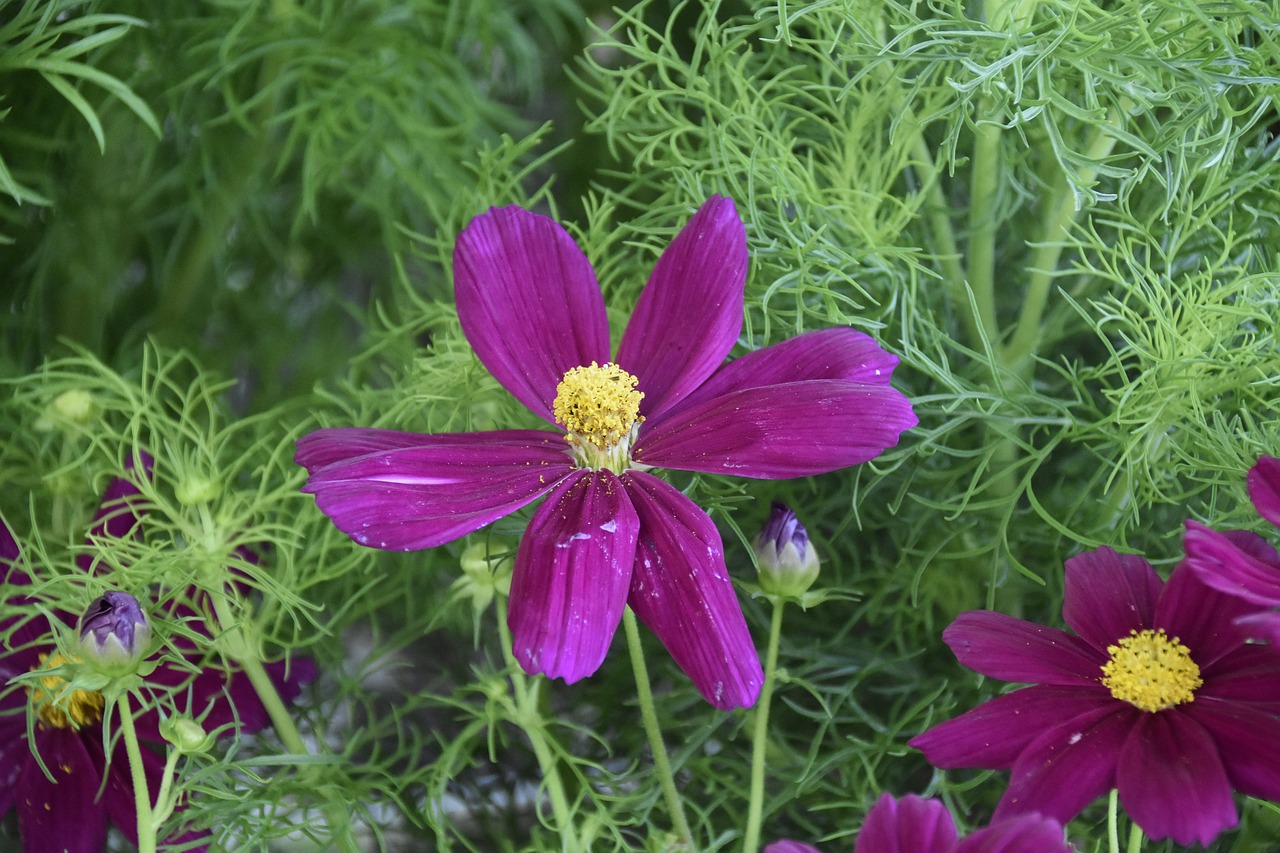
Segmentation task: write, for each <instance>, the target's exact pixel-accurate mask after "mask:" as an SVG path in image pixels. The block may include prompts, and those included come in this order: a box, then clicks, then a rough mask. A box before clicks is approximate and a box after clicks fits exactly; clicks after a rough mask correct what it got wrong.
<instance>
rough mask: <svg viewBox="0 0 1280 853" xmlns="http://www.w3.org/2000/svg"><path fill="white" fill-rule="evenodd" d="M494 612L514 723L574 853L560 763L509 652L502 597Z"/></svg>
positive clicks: (533, 688) (534, 688)
mask: <svg viewBox="0 0 1280 853" xmlns="http://www.w3.org/2000/svg"><path fill="white" fill-rule="evenodd" d="M494 609H495V611H496V613H497V617H498V633H499V642H501V644H502V659H503V660H504V661H506V664H507V670H508V671H509V672H510V673H511V691H512V694H513V697H514V699H515V703H516V718H515V719H514V720H513V722H515V723H516V724H517V725H519V726H520V730H521V731H523V732H524V735H525V737H527V738H528V739H529V744H530V745H531V746H532V747H533V754H534V757H535V758H537V759H538V768H539V769H540V770H541V771H542V781H543V784H544V785H546V789H547V797H548V798H549V799H550V800H551V813H552V814H553V815H555V820H556V830H557V831H558V832H559V833H560V837H561V838H562V839H563V842H562V843H563V849H564V851H565V853H576V851H577V850H578V849H579V846H578V841H577V839H576V838H575V837H574V834H573V812H572V810H571V809H570V808H569V798H568V797H567V796H566V795H565V791H564V782H563V781H561V779H560V762H559V761H558V760H557V759H556V756H555V753H554V752H553V751H552V749H551V744H550V743H548V741H547V739H546V737H545V735H544V733H543V731H542V727H543V722H542V711H541V709H540V708H539V706H538V692H539V691H538V685H539V682H536V681H535V682H532V683H531V682H530V680H529V679H528V678H526V677H525V674H524V670H522V669H521V668H520V664H519V663H518V662H517V661H516V659H515V655H513V654H512V652H511V649H512V648H513V645H512V638H511V629H510V628H509V627H508V626H507V603H506V599H504V598H503V597H502V596H501V595H498V596H495V597H494Z"/></svg>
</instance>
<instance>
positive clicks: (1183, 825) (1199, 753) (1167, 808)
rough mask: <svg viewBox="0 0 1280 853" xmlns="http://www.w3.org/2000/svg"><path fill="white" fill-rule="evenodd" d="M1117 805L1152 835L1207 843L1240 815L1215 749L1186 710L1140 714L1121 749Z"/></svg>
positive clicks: (1181, 841) (1186, 842) (1188, 843)
mask: <svg viewBox="0 0 1280 853" xmlns="http://www.w3.org/2000/svg"><path fill="white" fill-rule="evenodd" d="M1116 788H1117V789H1118V790H1119V792H1120V804H1121V805H1123V806H1124V810H1125V812H1126V813H1128V815H1129V817H1131V818H1132V819H1133V821H1134V823H1136V824H1138V826H1140V827H1142V831H1143V832H1145V833H1146V834H1147V836H1148V837H1149V838H1151V839H1153V840H1160V839H1164V838H1172V839H1173V840H1174V841H1176V842H1177V843H1178V844H1182V845H1190V844H1192V843H1193V842H1195V841H1199V842H1200V843H1201V844H1204V845H1206V846H1208V844H1209V843H1210V842H1212V841H1213V839H1214V838H1216V837H1217V836H1218V833H1220V832H1222V831H1223V830H1224V829H1227V828H1229V827H1232V826H1235V824H1236V822H1237V821H1238V820H1239V818H1238V816H1237V814H1236V806H1235V802H1234V800H1233V799H1232V797H1231V783H1230V782H1229V781H1228V779H1227V772H1226V768H1224V767H1223V766H1222V760H1221V758H1219V756H1218V748H1217V746H1216V745H1215V744H1214V742H1213V738H1211V737H1210V736H1209V733H1208V732H1207V731H1205V729H1204V727H1203V726H1201V725H1200V724H1199V723H1197V722H1196V721H1195V720H1193V719H1192V718H1191V717H1189V716H1187V715H1186V714H1182V713H1178V712H1177V711H1174V712H1172V713H1158V714H1141V715H1139V717H1138V719H1137V722H1136V723H1135V724H1133V728H1132V731H1131V732H1130V733H1129V736H1128V738H1127V739H1126V740H1125V743H1124V746H1123V748H1122V749H1121V751H1120V761H1119V766H1118V767H1117V769H1116Z"/></svg>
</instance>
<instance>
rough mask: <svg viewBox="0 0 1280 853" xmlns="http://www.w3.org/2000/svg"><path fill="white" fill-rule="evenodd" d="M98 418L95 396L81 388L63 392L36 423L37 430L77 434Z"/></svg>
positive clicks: (46, 407)
mask: <svg viewBox="0 0 1280 853" xmlns="http://www.w3.org/2000/svg"><path fill="white" fill-rule="evenodd" d="M97 416H98V403H97V401H96V400H95V399H94V397H93V394H92V393H91V392H89V391H86V390H84V389H81V388H72V389H70V390H68V391H63V392H62V393H61V394H59V395H58V396H57V397H54V398H53V402H51V403H49V405H47V406H45V409H44V412H43V413H42V415H41V416H40V419H39V420H38V421H36V429H39V430H46V431H47V430H53V429H62V430H66V431H70V432H77V431H78V430H79V428H81V427H85V426H88V425H89V424H90V423H92V422H93V420H94V418H96V417H97Z"/></svg>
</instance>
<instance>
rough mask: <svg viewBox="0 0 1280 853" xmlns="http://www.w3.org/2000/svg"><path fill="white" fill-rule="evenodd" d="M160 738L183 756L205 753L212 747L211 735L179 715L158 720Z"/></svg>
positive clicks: (188, 718) (197, 724)
mask: <svg viewBox="0 0 1280 853" xmlns="http://www.w3.org/2000/svg"><path fill="white" fill-rule="evenodd" d="M160 736H161V737H162V738H164V739H165V740H167V741H169V743H171V744H173V746H174V749H176V750H178V752H180V753H182V754H184V755H192V754H195V753H200V752H206V751H208V749H209V747H211V746H213V735H211V734H209V733H208V732H206V731H205V730H204V726H202V725H200V724H199V723H198V722H196V721H195V720H193V719H191V718H190V717H188V716H185V715H182V714H179V715H176V716H172V717H163V718H162V719H161V720H160Z"/></svg>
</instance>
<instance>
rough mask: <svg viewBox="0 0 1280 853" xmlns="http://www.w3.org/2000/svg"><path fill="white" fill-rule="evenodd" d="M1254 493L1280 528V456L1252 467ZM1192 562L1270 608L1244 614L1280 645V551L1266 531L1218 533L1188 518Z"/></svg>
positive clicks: (1252, 628)
mask: <svg viewBox="0 0 1280 853" xmlns="http://www.w3.org/2000/svg"><path fill="white" fill-rule="evenodd" d="M1246 482H1247V484H1248V488H1249V497H1250V498H1252V499H1253V505H1254V507H1256V508H1257V510H1258V514H1259V515H1261V516H1262V517H1263V518H1265V519H1266V520H1267V521H1269V522H1271V523H1272V524H1274V525H1276V526H1277V527H1280V459H1277V458H1276V457H1274V456H1263V457H1262V458H1260V459H1259V460H1258V462H1257V464H1256V465H1254V466H1253V467H1252V468H1251V469H1249V475H1248V477H1247V478H1246ZM1187 562H1188V563H1190V565H1191V568H1192V569H1193V570H1194V571H1195V572H1196V575H1197V576H1198V577H1199V578H1200V580H1202V581H1204V582H1205V583H1206V584H1208V585H1209V586H1211V587H1213V588H1214V589H1217V590H1221V591H1222V592H1225V593H1227V594H1229V595H1234V596H1236V597H1238V598H1242V599H1244V600H1245V601H1247V602H1249V603H1251V604H1255V605H1258V608H1259V609H1261V608H1267V609H1266V610H1262V611H1261V612H1258V613H1252V614H1249V615H1247V616H1242V617H1240V618H1239V619H1238V620H1237V622H1238V624H1240V625H1241V626H1242V627H1243V628H1244V629H1245V630H1246V631H1247V632H1248V633H1249V634H1250V636H1254V637H1257V638H1259V639H1263V640H1267V641H1268V642H1270V643H1272V644H1275V645H1278V646H1280V613H1277V612H1275V611H1274V610H1273V609H1272V608H1275V607H1280V556H1278V555H1277V554H1276V549H1275V548H1273V547H1272V546H1271V545H1269V544H1267V542H1266V540H1264V539H1263V538H1262V537H1261V536H1258V535H1256V534H1253V533H1249V532H1247V531H1243V530H1228V531H1225V532H1218V531H1216V530H1211V529H1210V528H1208V527H1205V526H1204V525H1203V524H1199V523H1198V522H1195V521H1188V522H1187Z"/></svg>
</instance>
